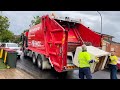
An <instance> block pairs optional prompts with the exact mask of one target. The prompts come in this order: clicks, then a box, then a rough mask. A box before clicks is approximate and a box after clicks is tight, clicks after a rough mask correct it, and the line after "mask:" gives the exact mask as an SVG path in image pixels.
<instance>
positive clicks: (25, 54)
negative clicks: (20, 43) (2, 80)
mask: <svg viewBox="0 0 120 90" xmlns="http://www.w3.org/2000/svg"><path fill="white" fill-rule="evenodd" d="M23 56H24V57H25V58H26V57H27V53H26V51H25V50H24V51H23Z"/></svg>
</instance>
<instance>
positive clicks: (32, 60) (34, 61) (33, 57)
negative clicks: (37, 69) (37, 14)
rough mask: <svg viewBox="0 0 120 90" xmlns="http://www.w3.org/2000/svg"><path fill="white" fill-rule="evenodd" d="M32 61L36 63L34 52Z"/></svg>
mask: <svg viewBox="0 0 120 90" xmlns="http://www.w3.org/2000/svg"><path fill="white" fill-rule="evenodd" d="M32 62H33V64H36V57H35V53H33V54H32Z"/></svg>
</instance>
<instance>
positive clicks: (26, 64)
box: [17, 56, 120, 79]
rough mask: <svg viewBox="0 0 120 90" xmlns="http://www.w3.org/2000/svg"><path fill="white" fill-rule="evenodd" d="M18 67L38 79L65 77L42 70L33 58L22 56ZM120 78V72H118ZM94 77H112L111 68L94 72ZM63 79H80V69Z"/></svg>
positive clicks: (51, 71)
mask: <svg viewBox="0 0 120 90" xmlns="http://www.w3.org/2000/svg"><path fill="white" fill-rule="evenodd" d="M17 68H19V69H22V70H24V71H25V72H27V73H28V74H30V75H32V76H33V77H34V78H36V79H60V78H63V76H62V75H60V76H58V75H57V74H56V73H55V71H54V70H44V71H42V70H40V69H38V67H37V65H34V64H33V63H32V59H31V58H24V57H23V56H21V58H20V59H18V60H17ZM117 76H118V79H120V72H118V74H117ZM92 77H93V79H110V73H109V70H103V71H98V72H95V73H94V74H92ZM63 79H79V77H78V70H73V71H69V72H68V73H67V76H66V77H64V78H63Z"/></svg>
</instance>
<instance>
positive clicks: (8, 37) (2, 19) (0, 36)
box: [0, 16, 14, 42]
mask: <svg viewBox="0 0 120 90" xmlns="http://www.w3.org/2000/svg"><path fill="white" fill-rule="evenodd" d="M9 26H10V22H9V19H8V17H6V16H0V41H1V42H9V41H13V40H14V34H13V33H12V32H11V31H10V30H8V29H9Z"/></svg>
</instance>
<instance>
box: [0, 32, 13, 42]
mask: <svg viewBox="0 0 120 90" xmlns="http://www.w3.org/2000/svg"><path fill="white" fill-rule="evenodd" d="M0 39H1V42H9V41H11V42H12V41H13V40H14V34H13V33H12V32H11V31H9V30H3V31H2V32H1V35H0Z"/></svg>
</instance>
